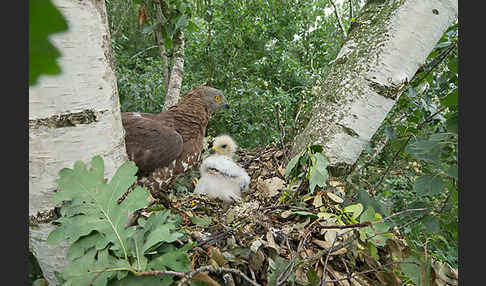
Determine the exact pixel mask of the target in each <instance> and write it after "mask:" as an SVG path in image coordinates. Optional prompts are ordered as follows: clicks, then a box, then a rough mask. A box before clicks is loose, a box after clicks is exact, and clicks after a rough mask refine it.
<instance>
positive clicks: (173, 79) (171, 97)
mask: <svg viewBox="0 0 486 286" xmlns="http://www.w3.org/2000/svg"><path fill="white" fill-rule="evenodd" d="M184 48H185V39H184V31H183V30H182V29H179V30H177V32H176V34H175V36H174V55H173V57H172V69H171V71H170V77H169V88H168V90H167V93H166V94H165V102H164V110H167V109H168V108H169V107H171V106H172V105H175V104H177V102H178V101H179V98H180V92H181V87H182V77H183V76H184Z"/></svg>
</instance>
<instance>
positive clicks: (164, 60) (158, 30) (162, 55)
mask: <svg viewBox="0 0 486 286" xmlns="http://www.w3.org/2000/svg"><path fill="white" fill-rule="evenodd" d="M155 7H156V10H155V18H156V19H157V23H160V25H162V16H163V14H162V5H161V4H160V2H159V1H155ZM161 29H162V28H161V27H159V26H158V25H157V28H155V37H156V38H157V45H158V46H159V50H160V58H161V59H162V70H163V72H164V74H163V76H164V94H167V91H168V89H169V62H168V60H167V52H166V50H165V44H164V39H163V38H162V30H161Z"/></svg>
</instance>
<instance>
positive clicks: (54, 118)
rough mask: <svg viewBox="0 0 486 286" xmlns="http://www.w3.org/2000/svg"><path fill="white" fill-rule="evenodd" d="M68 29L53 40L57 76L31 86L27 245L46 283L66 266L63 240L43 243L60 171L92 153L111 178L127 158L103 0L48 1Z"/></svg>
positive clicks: (54, 281)
mask: <svg viewBox="0 0 486 286" xmlns="http://www.w3.org/2000/svg"><path fill="white" fill-rule="evenodd" d="M53 4H54V5H55V6H56V7H58V9H59V10H60V12H61V13H62V14H63V15H64V17H65V18H66V21H67V23H68V25H69V30H68V31H67V32H66V33H62V34H56V35H54V36H53V37H52V38H51V40H52V42H53V44H54V45H55V46H56V47H57V48H58V49H59V50H60V52H61V54H62V57H61V58H60V60H59V65H60V66H61V69H62V74H61V75H59V76H49V77H48V76H42V77H40V78H39V82H38V84H37V85H35V86H33V87H31V88H30V89H29V222H30V224H29V249H30V250H31V251H32V252H33V253H34V255H35V256H36V257H37V259H38V261H39V264H40V266H41V268H42V271H43V274H44V277H45V278H46V279H47V280H48V282H49V285H57V284H58V282H57V280H56V278H55V276H54V271H62V269H63V268H64V266H65V265H66V264H67V262H68V261H67V260H66V250H67V245H66V244H59V245H48V244H46V243H45V242H46V239H47V236H48V234H49V233H50V231H51V230H53V229H54V226H53V225H52V224H51V220H52V218H53V216H52V214H53V209H54V207H55V203H54V200H53V199H52V197H53V195H54V192H55V190H56V189H57V184H56V180H57V179H58V178H59V174H58V173H59V171H60V170H61V169H62V168H65V167H69V168H72V166H73V164H74V162H75V161H77V160H82V161H83V162H85V163H89V162H90V161H91V158H92V157H93V156H95V155H101V156H102V157H103V159H104V162H105V177H106V178H110V177H111V176H112V175H113V174H114V172H115V171H116V169H118V167H119V166H120V165H121V164H123V163H124V162H125V161H126V160H127V159H128V158H127V154H126V149H125V141H124V131H123V126H122V123H121V113H120V105H119V99H118V92H117V85H116V78H115V73H114V68H113V61H112V51H111V40H110V33H109V28H108V20H107V15H106V8H105V2H104V1H98V0H87V1H77V0H53Z"/></svg>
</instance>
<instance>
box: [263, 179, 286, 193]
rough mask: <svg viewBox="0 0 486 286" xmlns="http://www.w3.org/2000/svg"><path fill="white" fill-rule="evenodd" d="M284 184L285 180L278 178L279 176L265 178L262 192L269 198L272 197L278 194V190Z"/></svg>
mask: <svg viewBox="0 0 486 286" xmlns="http://www.w3.org/2000/svg"><path fill="white" fill-rule="evenodd" d="M284 186H285V181H284V180H282V179H280V178H279V177H273V178H270V179H266V180H264V181H263V186H262V187H263V193H264V194H265V196H267V197H269V198H273V197H274V196H277V195H279V194H280V190H282V189H283V188H284Z"/></svg>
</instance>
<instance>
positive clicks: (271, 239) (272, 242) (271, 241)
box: [266, 231, 280, 254]
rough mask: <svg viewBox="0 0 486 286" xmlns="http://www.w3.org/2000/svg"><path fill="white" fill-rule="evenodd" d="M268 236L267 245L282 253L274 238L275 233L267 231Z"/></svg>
mask: <svg viewBox="0 0 486 286" xmlns="http://www.w3.org/2000/svg"><path fill="white" fill-rule="evenodd" d="M266 238H267V245H266V246H268V247H271V248H273V249H275V250H276V251H277V254H280V246H278V245H277V244H276V243H275V239H274V237H273V233H272V232H271V231H267V234H266Z"/></svg>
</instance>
